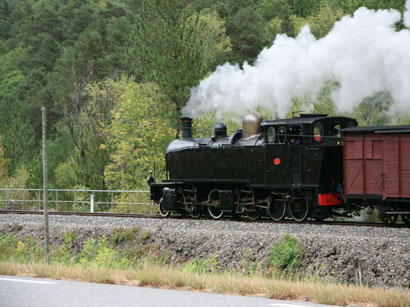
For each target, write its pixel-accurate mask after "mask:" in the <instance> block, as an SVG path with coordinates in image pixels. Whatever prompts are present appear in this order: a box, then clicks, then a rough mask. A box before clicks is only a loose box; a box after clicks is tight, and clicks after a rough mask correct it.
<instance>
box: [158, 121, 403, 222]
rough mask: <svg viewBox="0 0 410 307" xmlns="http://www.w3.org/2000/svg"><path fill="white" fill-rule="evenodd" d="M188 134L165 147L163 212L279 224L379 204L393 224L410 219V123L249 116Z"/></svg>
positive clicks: (185, 124)
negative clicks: (236, 124)
mask: <svg viewBox="0 0 410 307" xmlns="http://www.w3.org/2000/svg"><path fill="white" fill-rule="evenodd" d="M181 122H182V138H180V139H176V140H174V141H173V142H171V143H170V144H169V146H168V148H167V151H166V167H167V180H165V181H163V182H161V183H153V184H152V185H151V199H152V200H153V201H155V202H156V203H158V204H159V208H160V209H159V211H160V214H161V215H163V216H168V215H169V214H170V213H172V212H178V213H180V214H189V215H190V216H192V217H199V216H201V215H203V214H209V215H210V216H211V217H212V218H215V219H218V218H220V217H221V216H223V215H224V214H226V215H230V216H242V215H246V216H248V217H249V218H250V219H257V218H259V217H261V216H262V215H265V216H266V215H268V216H269V217H270V218H271V219H272V220H273V221H280V220H282V219H284V218H287V217H289V218H291V219H293V220H294V221H297V222H302V221H304V220H306V219H307V218H314V219H317V220H323V219H325V218H328V217H332V216H345V217H352V216H353V215H359V214H360V212H362V210H363V209H368V210H369V211H371V210H373V209H377V210H378V212H379V218H380V219H381V220H382V221H384V222H385V223H389V224H394V223H395V222H396V221H397V220H398V218H399V216H401V219H402V221H403V222H404V223H406V224H410V159H409V158H408V157H409V154H410V126H398V127H357V121H356V120H355V119H353V118H349V117H328V116H327V115H326V114H302V115H300V116H299V117H293V118H290V119H280V120H262V119H261V118H260V116H259V115H257V114H249V115H246V116H245V117H244V119H243V123H242V129H240V130H238V131H236V132H235V133H234V134H232V135H228V134H227V128H226V125H225V124H223V123H218V124H216V126H215V128H214V135H213V136H212V137H210V138H193V137H192V119H191V118H187V117H183V118H181Z"/></svg>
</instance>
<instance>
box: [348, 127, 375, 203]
mask: <svg viewBox="0 0 410 307" xmlns="http://www.w3.org/2000/svg"><path fill="white" fill-rule="evenodd" d="M343 158H344V164H343V169H344V184H345V194H346V196H347V198H349V195H350V197H352V196H353V195H354V196H355V197H363V198H364V199H367V198H381V197H382V195H383V180H382V170H383V160H382V159H383V152H382V142H381V139H380V136H376V135H375V134H373V133H347V134H346V138H345V141H344V148H343Z"/></svg>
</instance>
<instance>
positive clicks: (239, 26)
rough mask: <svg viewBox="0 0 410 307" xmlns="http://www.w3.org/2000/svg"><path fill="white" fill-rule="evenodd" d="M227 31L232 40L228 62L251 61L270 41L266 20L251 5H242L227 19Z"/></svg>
mask: <svg viewBox="0 0 410 307" xmlns="http://www.w3.org/2000/svg"><path fill="white" fill-rule="evenodd" d="M227 33H228V35H229V37H230V38H231V40H232V58H231V59H230V62H233V63H235V62H236V63H243V61H245V60H246V61H248V62H253V61H254V60H255V59H256V56H257V55H258V54H259V53H260V52H261V50H262V49H263V48H264V47H266V46H267V45H268V44H270V43H272V40H271V36H269V35H268V32H267V22H266V21H265V20H264V19H263V18H262V16H261V15H259V14H258V13H257V11H256V10H255V9H254V8H252V7H244V8H241V9H239V10H238V12H237V13H236V14H235V15H234V16H231V17H230V18H229V19H228V20H227Z"/></svg>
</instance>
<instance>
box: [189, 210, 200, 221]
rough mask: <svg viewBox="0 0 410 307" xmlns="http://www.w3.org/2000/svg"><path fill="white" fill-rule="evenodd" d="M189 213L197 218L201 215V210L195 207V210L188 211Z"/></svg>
mask: <svg viewBox="0 0 410 307" xmlns="http://www.w3.org/2000/svg"><path fill="white" fill-rule="evenodd" d="M189 215H190V216H191V217H192V218H194V219H198V218H200V217H201V215H202V210H198V209H195V210H192V211H189Z"/></svg>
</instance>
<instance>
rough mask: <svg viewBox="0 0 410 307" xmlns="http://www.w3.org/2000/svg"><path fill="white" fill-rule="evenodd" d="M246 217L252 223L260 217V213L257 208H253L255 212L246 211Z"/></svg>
mask: <svg viewBox="0 0 410 307" xmlns="http://www.w3.org/2000/svg"><path fill="white" fill-rule="evenodd" d="M246 215H247V217H248V218H249V219H250V220H252V221H255V220H257V219H259V218H260V217H261V213H260V211H259V209H258V208H255V211H247V212H246Z"/></svg>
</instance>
